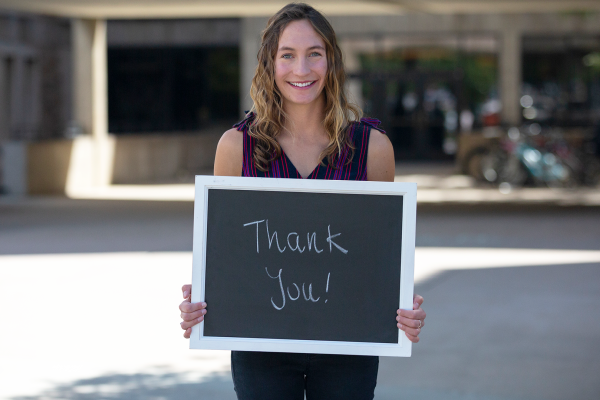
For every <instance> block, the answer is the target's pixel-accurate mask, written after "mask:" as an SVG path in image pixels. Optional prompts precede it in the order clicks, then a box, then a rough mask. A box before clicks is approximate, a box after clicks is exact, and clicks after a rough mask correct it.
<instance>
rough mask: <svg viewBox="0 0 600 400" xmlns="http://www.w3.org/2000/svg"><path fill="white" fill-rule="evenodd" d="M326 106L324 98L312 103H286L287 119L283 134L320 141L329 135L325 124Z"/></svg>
mask: <svg viewBox="0 0 600 400" xmlns="http://www.w3.org/2000/svg"><path fill="white" fill-rule="evenodd" d="M324 108H325V107H324V104H323V100H321V101H315V102H313V103H311V104H291V105H287V104H286V105H285V106H284V110H285V113H286V114H287V119H286V123H285V127H284V128H285V130H284V132H282V134H283V135H286V134H290V135H291V136H292V137H294V138H301V139H306V140H308V141H315V140H317V141H320V140H322V139H323V137H327V132H326V131H325V127H324V126H323V119H324V118H325V115H324ZM319 139H320V140H319Z"/></svg>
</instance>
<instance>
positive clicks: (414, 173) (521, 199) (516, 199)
mask: <svg viewBox="0 0 600 400" xmlns="http://www.w3.org/2000/svg"><path fill="white" fill-rule="evenodd" d="M211 173H212V171H206V174H211ZM395 181H396V182H416V183H417V187H418V189H417V202H418V203H419V204H517V205H518V204H529V205H536V204H542V205H558V206H596V207H597V206H600V187H596V188H577V189H550V188H519V189H514V190H511V191H508V192H507V191H504V192H501V191H500V190H498V188H494V187H481V186H478V185H477V184H476V182H475V180H474V179H473V178H472V177H470V176H466V175H458V174H455V168H454V165H453V164H448V163H443V164H436V163H412V164H409V163H403V164H397V165H396V177H395ZM67 196H68V197H70V198H73V199H87V200H149V201H193V200H194V185H193V183H180V184H152V185H110V186H106V187H96V188H86V189H78V190H71V191H69V193H67ZM13 201H17V199H15V198H12V199H11V197H7V196H4V198H3V197H0V203H3V202H4V203H6V202H13Z"/></svg>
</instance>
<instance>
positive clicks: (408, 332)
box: [397, 322, 421, 339]
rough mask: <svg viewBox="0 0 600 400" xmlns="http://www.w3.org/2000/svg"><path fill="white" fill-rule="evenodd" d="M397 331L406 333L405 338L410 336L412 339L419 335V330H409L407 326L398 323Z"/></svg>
mask: <svg viewBox="0 0 600 400" xmlns="http://www.w3.org/2000/svg"><path fill="white" fill-rule="evenodd" d="M397 325H398V329H400V330H403V331H404V333H406V336H407V337H408V336H409V335H410V336H414V337H418V336H419V333H421V328H411V327H409V326H407V325H404V324H401V323H400V322H398V324H397ZM409 339H410V338H409Z"/></svg>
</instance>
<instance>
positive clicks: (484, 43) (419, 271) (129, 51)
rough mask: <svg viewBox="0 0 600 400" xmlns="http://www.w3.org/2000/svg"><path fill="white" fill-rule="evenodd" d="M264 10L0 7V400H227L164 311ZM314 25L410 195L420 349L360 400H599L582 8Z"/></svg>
mask: <svg viewBox="0 0 600 400" xmlns="http://www.w3.org/2000/svg"><path fill="white" fill-rule="evenodd" d="M285 3H286V2H285V1H276V0H259V1H244V0H221V1H213V0H195V1H191V0H171V1H168V2H167V1H164V0H152V1H148V0H145V1H142V0H0V317H1V318H2V320H3V321H5V323H3V329H2V330H1V331H0V376H3V378H2V379H1V380H2V381H1V383H0V398H6V399H38V398H39V399H105V398H106V399H113V398H114V399H138V398H140V399H142V398H143V399H148V398H152V399H179V398H182V397H184V396H196V397H199V398H201V399H230V398H231V399H233V398H235V397H234V393H233V388H232V383H231V378H230V376H229V359H228V357H229V354H228V353H227V352H209V351H189V350H187V348H186V347H187V342H186V341H184V340H181V339H180V334H181V332H180V330H179V327H178V325H177V323H178V319H179V315H178V312H177V311H176V307H177V305H178V304H179V302H180V301H181V299H180V298H179V297H180V294H179V292H178V291H179V287H180V286H181V285H182V284H183V283H186V282H188V281H189V280H190V274H191V268H190V265H191V250H192V218H193V203H192V200H193V196H194V191H193V177H194V175H197V174H212V165H213V162H214V152H215V148H216V144H217V142H218V140H219V138H220V135H221V134H222V133H223V132H224V131H225V130H227V129H228V128H229V127H231V125H232V124H234V123H235V122H236V121H238V120H240V119H241V118H242V117H243V115H244V111H245V110H248V109H249V108H250V107H251V99H250V97H249V95H248V91H249V87H250V82H251V79H252V76H253V74H254V70H255V67H256V54H257V51H258V48H259V45H260V33H261V31H262V29H264V27H265V23H266V20H267V18H268V16H270V15H272V14H273V13H275V12H276V11H277V10H278V9H279V8H281V7H282V6H283V5H284V4H285ZM311 4H312V5H313V6H315V7H317V8H318V9H319V10H321V11H323V12H324V13H325V14H326V15H327V16H328V18H329V19H330V21H331V23H332V24H333V26H334V28H335V30H336V32H337V35H338V39H339V42H340V46H341V47H342V50H343V52H344V56H345V63H346V68H347V73H348V75H349V91H350V94H351V96H352V98H353V99H354V101H355V102H356V103H358V104H359V105H360V106H361V107H362V108H363V110H364V111H365V114H366V115H368V116H371V117H375V118H378V119H381V120H382V121H383V123H382V126H383V128H384V129H385V130H386V131H387V133H388V135H389V138H390V140H391V141H392V143H393V145H394V150H395V155H396V162H397V165H396V181H411V182H417V183H418V185H419V193H418V201H419V206H418V215H419V218H418V226H417V261H416V263H417V264H416V272H415V273H416V277H415V281H416V291H417V292H418V293H421V294H423V295H424V297H425V298H426V304H425V309H426V310H427V312H428V315H429V317H428V324H427V325H428V326H427V327H426V328H424V331H423V343H421V344H419V345H416V346H415V347H414V353H413V358H411V359H406V360H397V359H389V358H382V362H381V372H380V382H379V386H378V389H377V390H378V391H377V398H382V399H396V398H402V397H411V398H414V399H417V400H418V399H465V398H466V399H484V400H498V399H506V400H508V399H513V400H514V399H557V400H558V399H564V398H567V397H569V398H575V399H598V398H600V379H599V378H598V377H599V376H600V361H599V360H600V318H598V317H597V316H596V315H597V310H598V307H599V306H600V250H599V246H598V243H600V223H599V222H600V208H599V206H600V189H599V188H598V184H599V181H600V161H599V156H600V0H529V1H527V2H524V1H509V0H477V1H475V0H462V1H454V0H403V1H400V0H391V1H390V0H385V1H377V0H369V1H366V0H364V1H363V0H348V1H345V0H323V1H321V0H315V1H313V2H311ZM352 323H358V321H356V322H352Z"/></svg>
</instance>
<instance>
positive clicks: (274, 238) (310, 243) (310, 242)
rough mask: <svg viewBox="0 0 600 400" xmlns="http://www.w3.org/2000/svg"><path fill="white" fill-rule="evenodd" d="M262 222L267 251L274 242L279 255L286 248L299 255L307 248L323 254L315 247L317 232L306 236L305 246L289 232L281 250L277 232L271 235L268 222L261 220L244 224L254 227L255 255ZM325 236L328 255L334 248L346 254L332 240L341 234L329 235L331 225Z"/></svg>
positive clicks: (258, 246) (297, 237)
mask: <svg viewBox="0 0 600 400" xmlns="http://www.w3.org/2000/svg"><path fill="white" fill-rule="evenodd" d="M263 222H264V223H265V227H266V231H267V241H268V243H269V250H270V249H271V247H272V246H273V242H275V244H276V245H277V250H279V252H280V253H283V252H284V251H285V250H286V249H287V248H288V247H289V249H290V250H291V251H298V252H299V253H303V252H304V250H306V248H307V247H308V251H309V252H310V251H313V250H314V251H315V253H317V254H319V253H322V252H323V250H319V248H318V247H317V232H308V233H307V234H306V243H307V246H301V245H300V235H299V234H298V232H290V233H289V234H288V235H287V246H286V245H284V246H283V248H281V246H280V245H279V236H278V234H277V231H273V234H271V232H270V231H269V220H268V219H261V220H260V221H254V222H248V223H246V224H244V226H250V225H256V252H257V253H260V230H259V225H260V224H261V223H263ZM327 235H328V236H327V239H326V241H327V243H329V252H330V253H332V252H333V247H334V246H335V248H336V249H338V250H339V251H341V252H342V253H343V254H348V250H346V249H345V248H343V247H342V246H340V245H339V244H338V243H336V242H334V241H333V239H334V238H337V237H338V236H341V233H336V234H335V235H332V234H331V225H327ZM290 237H291V240H290ZM294 238H295V239H296V240H295V241H294ZM294 242H295V243H294Z"/></svg>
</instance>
